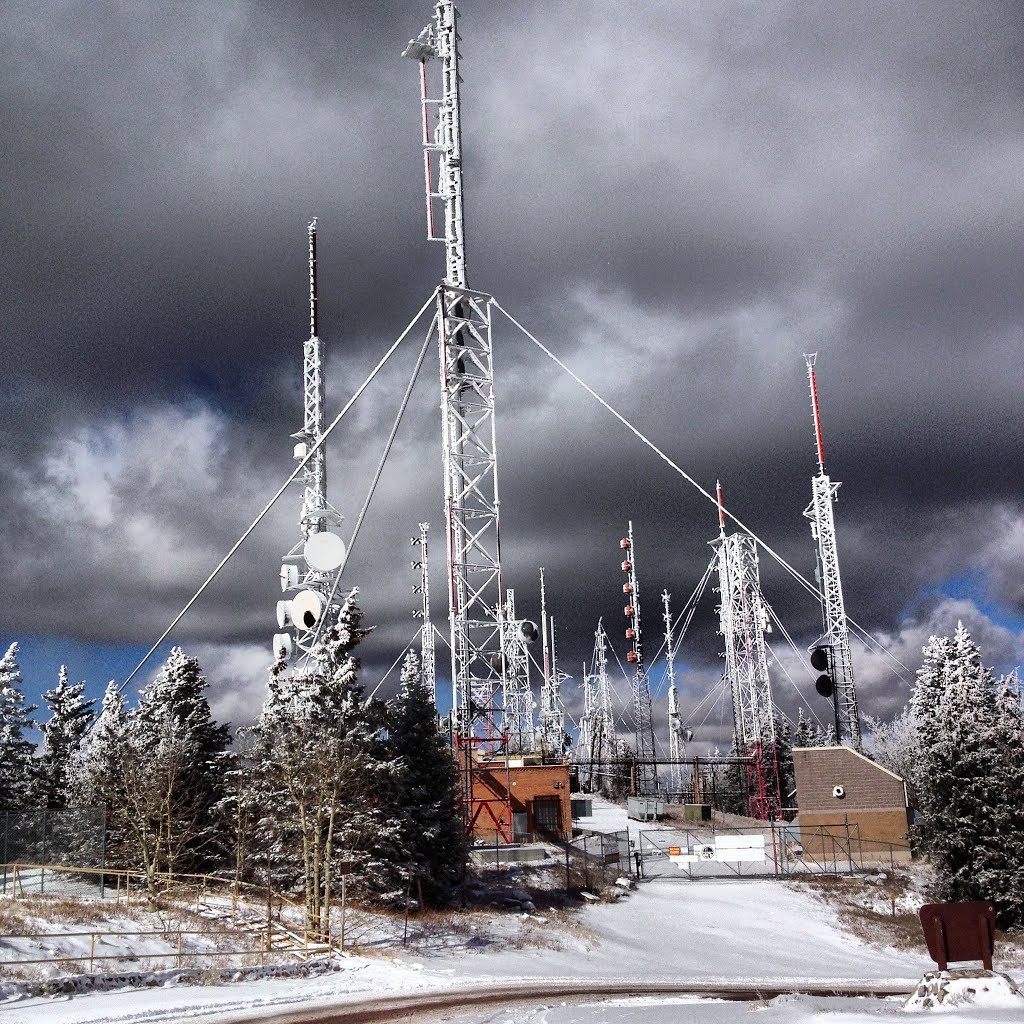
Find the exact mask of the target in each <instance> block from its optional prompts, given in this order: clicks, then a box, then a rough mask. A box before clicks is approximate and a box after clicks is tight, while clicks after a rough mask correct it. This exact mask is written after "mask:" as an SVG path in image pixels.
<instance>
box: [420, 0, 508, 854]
mask: <svg viewBox="0 0 1024 1024" xmlns="http://www.w3.org/2000/svg"><path fill="white" fill-rule="evenodd" d="M457 21H458V13H457V11H456V9H455V4H454V3H453V2H452V0H439V2H438V3H437V4H435V7H434V17H433V20H432V21H431V23H430V24H429V25H428V26H427V27H426V28H425V29H423V31H422V32H421V33H420V34H419V36H418V37H417V38H416V39H414V40H411V41H410V43H409V44H408V46H407V47H406V48H405V50H404V51H403V56H405V57H409V58H411V59H412V60H415V61H416V62H417V63H418V64H419V65H420V88H421V101H422V105H423V107H422V109H423V150H424V168H425V176H426V204H427V235H428V237H429V238H432V239H437V240H439V241H443V242H444V246H445V278H444V280H443V282H442V283H441V286H440V288H439V289H438V308H437V316H436V318H435V328H436V332H437V340H438V352H439V355H440V369H441V412H442V443H441V447H442V462H443V467H444V495H445V519H446V524H445V525H446V534H447V549H448V576H449V578H448V602H449V621H450V626H451V651H452V691H453V692H452V707H453V716H454V723H453V729H452V736H453V740H454V744H455V749H456V756H457V758H458V761H459V764H460V768H461V773H462V807H463V815H464V819H465V823H466V828H467V831H470V832H472V831H473V830H474V829H477V830H478V831H491V832H497V833H498V834H499V835H501V836H503V837H504V838H505V839H506V840H511V837H512V808H511V797H510V787H509V786H506V787H504V793H503V794H500V795H499V794H498V793H495V791H494V788H493V786H489V785H488V784H487V781H486V779H487V777H488V776H490V777H493V769H494V759H495V758H501V757H505V758H506V774H507V753H508V739H509V736H508V725H507V723H506V721H505V708H506V684H507V669H506V661H507V659H506V657H503V653H504V652H505V651H506V650H507V649H508V646H509V644H510V643H511V642H512V639H511V638H510V637H509V636H508V632H509V631H510V630H512V629H515V628H517V627H516V625H515V624H512V623H509V622H507V621H506V616H505V614H504V609H503V603H504V602H503V598H504V593H505V592H504V590H503V588H502V574H501V545H500V542H499V530H498V472H497V455H496V451H495V430H494V369H493V363H492V351H493V350H492V347H491V302H492V297H491V296H490V295H488V294H486V293H483V292H475V291H471V290H470V289H469V287H468V284H467V277H466V248H465V226H464V218H463V204H462V187H463V186H462V128H461V105H460V96H459V85H460V79H459V51H458V38H459V36H458V28H457ZM434 59H436V60H437V62H438V64H439V66H440V79H441V81H440V86H441V91H440V96H439V97H437V98H432V97H431V96H430V95H429V83H428V64H429V63H430V62H431V61H433V60H434ZM437 212H440V217H441V221H442V224H443V233H441V234H438V233H437V231H436V221H437V218H436V216H435V213H437ZM516 699H517V700H518V692H517V695H516ZM488 760H490V761H491V766H490V768H489V769H487V768H485V767H484V764H485V762H487V761H488ZM499 788H500V787H499Z"/></svg>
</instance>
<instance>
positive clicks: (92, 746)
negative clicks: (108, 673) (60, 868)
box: [67, 680, 137, 867]
mask: <svg viewBox="0 0 1024 1024" xmlns="http://www.w3.org/2000/svg"><path fill="white" fill-rule="evenodd" d="M127 733H128V711H127V709H126V707H125V702H124V697H122V696H121V692H120V690H118V687H117V684H116V683H115V682H114V681H113V680H111V681H110V682H109V683H107V689H106V692H105V693H104V694H103V703H102V704H101V706H100V713H99V715H98V716H97V718H96V721H95V722H94V723H93V727H92V728H91V729H90V730H89V731H88V733H86V735H85V737H84V738H83V740H82V742H81V744H80V746H79V748H78V750H77V751H75V752H74V753H72V755H71V758H70V759H69V763H68V774H67V793H68V800H69V802H70V803H71V804H72V805H73V806H103V807H105V808H106V811H107V814H106V850H105V854H106V859H107V862H108V863H109V864H112V865H114V866H116V867H134V866H136V865H137V858H136V857H135V856H134V854H133V850H132V847H131V845H130V843H129V836H128V833H127V831H126V829H125V824H124V820H123V818H124V815H123V813H121V808H122V806H123V804H124V801H125V794H124V778H123V772H122V766H123V760H124V755H125V751H126V749H127Z"/></svg>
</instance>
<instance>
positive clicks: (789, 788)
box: [775, 718, 796, 807]
mask: <svg viewBox="0 0 1024 1024" xmlns="http://www.w3.org/2000/svg"><path fill="white" fill-rule="evenodd" d="M775 760H776V764H777V765H778V768H779V790H780V794H779V795H780V797H781V799H782V806H783V807H791V806H792V805H793V804H794V803H795V802H796V794H795V792H794V790H795V789H796V775H795V773H794V770H793V730H792V728H791V726H790V724H789V719H788V718H781V719H780V718H776V719H775ZM791 793H793V796H790V794H791Z"/></svg>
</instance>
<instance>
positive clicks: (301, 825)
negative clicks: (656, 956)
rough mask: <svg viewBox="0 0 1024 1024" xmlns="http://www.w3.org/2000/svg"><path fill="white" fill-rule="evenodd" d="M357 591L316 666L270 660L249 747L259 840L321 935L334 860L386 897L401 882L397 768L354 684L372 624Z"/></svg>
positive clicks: (378, 712)
mask: <svg viewBox="0 0 1024 1024" xmlns="http://www.w3.org/2000/svg"><path fill="white" fill-rule="evenodd" d="M356 594H357V591H355V590H353V591H352V592H351V593H350V594H349V595H348V597H347V598H346V599H345V602H344V603H343V605H342V607H341V609H340V610H339V612H338V617H337V622H336V624H335V626H334V627H332V629H331V630H330V632H329V633H328V636H327V641H326V650H327V655H328V656H327V658H326V659H325V661H324V662H323V663H322V665H321V666H320V667H315V666H310V668H309V670H308V671H306V672H304V673H298V672H295V673H290V674H289V673H285V672H284V671H283V668H284V666H283V665H282V664H281V663H278V664H276V665H274V666H273V668H272V669H271V678H270V684H269V692H268V694H267V699H266V701H265V703H264V705H263V711H262V713H261V715H260V717H259V720H258V721H257V722H256V725H255V726H254V727H253V729H252V736H253V743H252V747H251V749H250V751H249V758H250V765H251V767H250V771H251V773H252V785H251V787H250V789H249V799H250V800H252V801H254V802H255V806H256V807H257V808H258V810H259V812H260V815H261V817H260V822H259V825H258V826H257V831H258V838H259V840H260V841H261V842H262V846H263V850H264V853H265V855H266V854H269V858H270V860H271V862H272V865H273V870H274V872H275V875H276V880H277V881H278V882H280V883H282V884H286V885H298V886H299V887H301V888H302V889H303V890H304V893H305V901H306V915H307V926H308V927H309V928H310V929H312V930H314V931H316V932H319V934H320V935H323V936H326V935H327V934H328V932H329V920H330V908H331V905H332V903H333V901H334V898H335V894H336V892H337V890H338V885H339V883H338V881H337V876H336V869H337V867H338V864H339V861H352V862H353V866H354V869H355V874H354V875H353V879H352V880H353V882H354V883H355V885H356V886H357V887H358V888H360V889H362V890H363V891H364V892H367V893H369V894H371V895H373V896H375V897H376V898H378V899H381V900H383V901H385V902H391V903H398V902H400V901H401V899H402V898H404V896H405V891H406V884H407V883H406V878H407V868H408V859H409V858H408V854H407V851H405V850H403V849H402V848H401V840H402V835H403V832H402V823H401V821H400V819H399V817H398V813H397V812H398V805H397V782H398V775H399V771H400V764H399V763H398V762H397V760H396V759H394V758H392V757H391V756H389V753H388V751H387V748H386V744H385V741H384V738H383V732H384V724H385V722H384V705H383V703H382V702H380V701H371V700H367V699H366V698H365V697H364V695H363V689H362V686H361V684H360V683H359V681H358V669H359V662H358V660H357V659H356V657H355V656H354V654H353V651H354V649H355V647H356V646H357V644H358V643H359V641H360V640H361V639H362V638H363V637H365V636H366V635H367V633H368V632H369V630H366V629H363V628H362V627H361V626H360V621H361V618H362V613H361V611H360V610H359V606H358V605H357V604H356V600H355V598H356Z"/></svg>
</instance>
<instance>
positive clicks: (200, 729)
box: [123, 647, 230, 872]
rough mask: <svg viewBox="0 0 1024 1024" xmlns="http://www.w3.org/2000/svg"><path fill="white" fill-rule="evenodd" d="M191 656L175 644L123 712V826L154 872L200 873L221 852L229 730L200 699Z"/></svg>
mask: <svg viewBox="0 0 1024 1024" xmlns="http://www.w3.org/2000/svg"><path fill="white" fill-rule="evenodd" d="M207 686H208V684H207V682H206V679H205V678H204V677H203V674H202V671H201V669H200V667H199V661H198V659H197V658H193V657H189V656H188V655H186V654H185V652H184V651H183V650H182V649H181V648H180V647H174V648H172V649H171V652H170V654H169V656H168V658H167V661H166V662H165V663H164V665H163V666H162V668H161V669H160V671H159V672H158V673H157V676H156V678H155V679H154V680H153V682H152V683H150V684H149V685H148V686H146V687H145V688H144V689H143V690H142V691H141V695H140V699H139V707H138V710H137V711H136V712H135V713H133V714H130V715H129V716H128V726H129V727H128V729H127V731H126V740H127V745H126V750H125V761H124V764H123V768H124V770H125V782H126V787H125V788H126V794H125V795H126V796H127V797H128V798H129V801H130V806H129V807H128V808H126V809H127V810H128V816H129V824H130V825H131V827H132V828H133V831H134V832H135V834H136V838H137V840H138V843H139V852H140V854H141V855H142V857H143V859H144V862H145V864H146V865H147V868H148V867H150V866H151V867H152V870H153V871H171V872H173V871H200V870H205V869H208V868H209V867H211V866H212V865H214V864H215V863H217V862H218V861H219V860H220V859H221V858H222V856H223V854H224V852H225V851H224V834H223V832H224V828H223V824H224V823H223V821H222V819H221V816H220V809H221V802H222V801H223V799H224V797H225V779H226V775H227V772H228V770H229V768H230V755H229V753H228V747H229V744H230V736H229V731H228V727H227V726H226V725H218V724H217V723H216V722H215V721H214V719H213V715H212V713H211V711H210V704H209V701H208V700H207V698H206V689H207Z"/></svg>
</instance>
